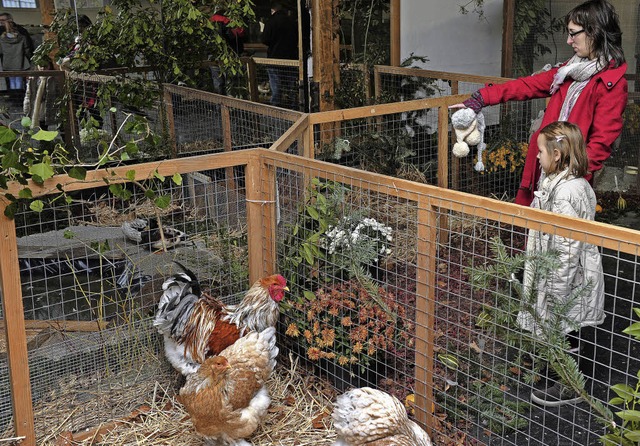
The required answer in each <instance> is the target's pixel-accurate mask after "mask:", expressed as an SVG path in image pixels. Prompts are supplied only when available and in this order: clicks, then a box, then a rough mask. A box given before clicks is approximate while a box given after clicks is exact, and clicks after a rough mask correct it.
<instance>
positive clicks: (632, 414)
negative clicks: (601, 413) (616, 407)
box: [616, 410, 640, 422]
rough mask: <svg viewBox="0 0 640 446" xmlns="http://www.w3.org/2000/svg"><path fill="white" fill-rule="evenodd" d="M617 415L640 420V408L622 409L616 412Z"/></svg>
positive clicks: (630, 419) (625, 418)
mask: <svg viewBox="0 0 640 446" xmlns="http://www.w3.org/2000/svg"><path fill="white" fill-rule="evenodd" d="M616 415H618V416H619V417H620V418H622V419H623V420H625V421H631V422H638V421H640V410H621V411H620V412H616Z"/></svg>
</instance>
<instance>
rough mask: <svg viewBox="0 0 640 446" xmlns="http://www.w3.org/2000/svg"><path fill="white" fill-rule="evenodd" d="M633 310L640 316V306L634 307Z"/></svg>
mask: <svg viewBox="0 0 640 446" xmlns="http://www.w3.org/2000/svg"><path fill="white" fill-rule="evenodd" d="M633 312H634V313H635V314H636V316H638V317H640V308H637V307H636V308H634V309H633Z"/></svg>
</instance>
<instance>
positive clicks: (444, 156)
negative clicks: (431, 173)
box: [438, 107, 450, 243]
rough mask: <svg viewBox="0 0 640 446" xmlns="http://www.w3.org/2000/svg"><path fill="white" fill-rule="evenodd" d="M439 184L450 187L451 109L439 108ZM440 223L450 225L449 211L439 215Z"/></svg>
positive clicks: (442, 239)
mask: <svg viewBox="0 0 640 446" xmlns="http://www.w3.org/2000/svg"><path fill="white" fill-rule="evenodd" d="M438 135H442V137H438V186H439V187H442V188H445V189H447V188H448V187H449V153H450V150H449V146H450V145H449V138H448V137H449V109H448V108H447V107H439V108H438ZM438 225H439V227H441V228H446V227H448V226H449V220H448V218H447V213H446V212H442V213H440V214H439V217H438ZM440 237H441V238H440V240H439V241H440V243H445V242H446V241H447V240H446V237H448V232H447V231H441V232H440Z"/></svg>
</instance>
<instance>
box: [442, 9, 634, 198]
mask: <svg viewBox="0 0 640 446" xmlns="http://www.w3.org/2000/svg"><path fill="white" fill-rule="evenodd" d="M565 24H566V26H567V44H568V45H571V47H572V48H573V51H574V55H573V57H572V58H571V59H569V60H568V61H567V62H565V63H564V64H562V65H560V66H559V67H554V68H551V69H549V70H547V71H543V72H541V73H536V74H534V75H532V76H527V77H522V78H518V79H515V80H512V81H509V82H506V83H504V84H501V85H493V84H487V85H486V86H485V87H484V88H481V89H480V90H478V91H476V92H475V93H473V95H472V96H471V98H469V99H467V100H466V101H464V102H463V103H462V104H455V105H452V106H451V108H462V107H469V108H472V109H473V110H474V111H475V112H476V113H477V112H479V111H480V110H481V109H482V107H484V106H487V105H496V104H500V103H503V102H506V101H511V100H516V101H525V100H529V99H537V98H546V97H550V99H549V104H548V106H547V109H546V110H545V112H544V117H543V118H542V123H541V125H540V128H544V127H545V126H546V125H547V124H549V123H551V122H553V121H569V122H572V123H574V124H576V125H578V127H580V130H581V131H582V134H583V135H584V136H585V140H586V142H587V156H588V158H589V173H588V174H587V176H586V177H585V178H587V180H589V181H590V182H591V180H592V177H593V173H594V172H595V171H597V170H599V169H601V168H602V164H603V163H604V161H606V160H607V158H609V156H610V155H611V146H612V144H613V143H614V141H615V140H616V138H618V136H619V135H620V132H621V131H622V114H623V113H624V109H625V106H626V104H627V81H626V79H625V78H624V74H625V72H626V70H627V64H626V62H625V59H624V53H623V52H622V32H621V31H620V24H619V21H618V15H617V13H616V12H615V10H614V8H613V6H612V5H611V4H610V3H609V2H607V1H606V0H589V1H587V2H584V3H582V4H580V5H578V6H576V7H575V8H574V9H572V10H571V11H569V13H568V14H567V15H566V17H565ZM538 133H539V131H536V132H535V133H534V134H533V135H532V136H531V140H530V141H529V150H528V152H527V157H526V160H525V165H524V171H523V173H522V180H521V182H520V189H519V190H518V193H517V195H516V199H515V202H516V203H519V204H522V205H525V206H529V205H530V204H531V201H532V200H533V191H535V190H536V187H537V184H538V179H539V178H540V165H539V163H538V159H537V155H538V144H537V139H538Z"/></svg>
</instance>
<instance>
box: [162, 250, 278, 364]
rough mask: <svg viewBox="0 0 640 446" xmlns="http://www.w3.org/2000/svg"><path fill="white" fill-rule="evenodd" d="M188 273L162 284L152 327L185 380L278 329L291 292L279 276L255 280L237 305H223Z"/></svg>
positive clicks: (179, 274) (182, 273)
mask: <svg viewBox="0 0 640 446" xmlns="http://www.w3.org/2000/svg"><path fill="white" fill-rule="evenodd" d="M176 264H178V265H179V266H180V268H182V269H183V270H184V272H181V273H177V274H174V275H173V276H171V277H169V278H168V279H167V280H165V281H164V283H163V284H162V289H163V290H164V291H163V293H162V296H161V297H160V302H159V303H158V310H157V312H156V315H155V319H154V321H153V325H154V326H155V327H156V329H157V330H158V332H159V333H160V334H161V335H163V336H164V350H165V355H166V356H167V359H168V360H169V362H170V363H171V365H172V366H173V367H174V368H175V369H176V370H178V371H179V372H180V373H182V374H183V375H188V374H191V373H195V372H196V371H197V370H198V368H199V367H200V364H202V363H203V362H204V361H205V359H206V358H207V357H209V356H215V355H218V354H220V352H222V350H224V349H225V348H227V347H228V346H230V345H231V344H233V343H234V342H235V341H236V340H237V339H238V338H240V337H242V336H243V335H244V334H245V333H248V332H251V331H257V332H260V331H262V330H264V329H265V328H268V327H275V325H276V323H277V321H278V317H279V315H280V309H279V302H280V301H281V300H282V299H283V297H284V292H285V291H289V288H287V281H286V280H285V278H284V277H282V276H281V275H279V274H274V275H272V276H267V277H264V278H262V279H260V280H257V281H256V282H255V283H254V284H253V286H252V287H251V288H250V289H249V291H247V293H246V294H245V296H244V298H243V299H242V301H241V302H240V303H239V304H238V305H225V304H223V303H222V302H220V301H219V300H218V299H216V298H214V297H213V296H210V295H209V294H207V293H203V292H202V291H201V289H200V284H199V283H198V279H197V278H196V276H195V274H194V273H193V272H191V271H190V270H188V269H187V268H185V267H184V266H182V265H181V264H179V263H178V262H176Z"/></svg>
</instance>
